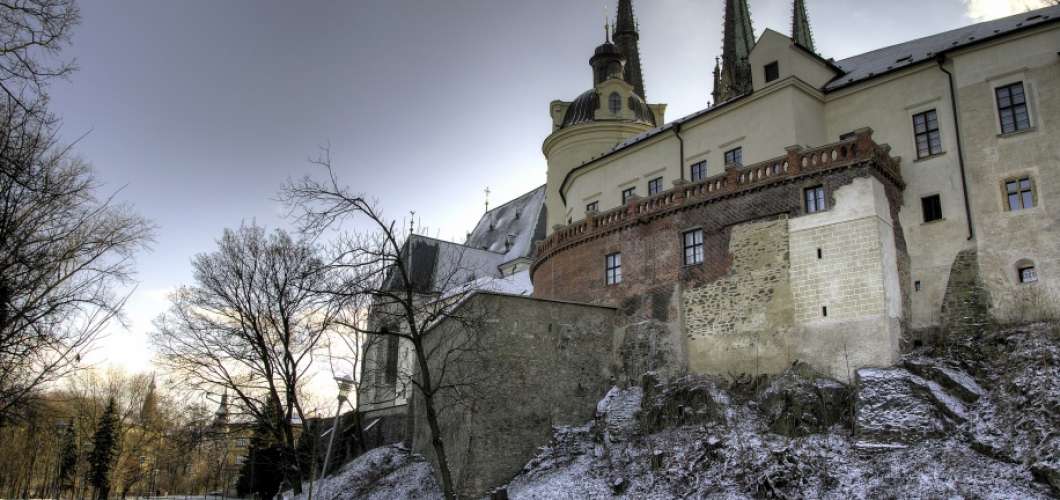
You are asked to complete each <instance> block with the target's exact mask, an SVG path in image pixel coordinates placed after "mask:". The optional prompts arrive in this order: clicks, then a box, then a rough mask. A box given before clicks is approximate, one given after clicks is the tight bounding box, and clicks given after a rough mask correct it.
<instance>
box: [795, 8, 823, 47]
mask: <svg viewBox="0 0 1060 500" xmlns="http://www.w3.org/2000/svg"><path fill="white" fill-rule="evenodd" d="M791 38H792V40H795V43H797V44H799V45H801V46H802V48H804V49H807V50H809V51H810V52H817V49H815V48H814V47H813V32H812V31H810V18H809V17H808V16H807V15H806V1H805V0H795V8H794V13H793V14H792V15H791Z"/></svg>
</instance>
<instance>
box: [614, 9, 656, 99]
mask: <svg viewBox="0 0 1060 500" xmlns="http://www.w3.org/2000/svg"><path fill="white" fill-rule="evenodd" d="M613 38H614V40H615V45H616V46H618V49H619V50H620V51H622V55H623V56H625V58H626V69H625V75H624V76H625V80H626V81H627V82H629V84H630V85H632V86H633V91H634V92H636V94H637V95H639V96H640V98H641V99H647V98H648V96H647V95H645V94H644V75H643V74H642V72H641V69H640V33H638V32H637V21H636V18H634V17H633V0H618V16H616V17H615V34H614V37H613Z"/></svg>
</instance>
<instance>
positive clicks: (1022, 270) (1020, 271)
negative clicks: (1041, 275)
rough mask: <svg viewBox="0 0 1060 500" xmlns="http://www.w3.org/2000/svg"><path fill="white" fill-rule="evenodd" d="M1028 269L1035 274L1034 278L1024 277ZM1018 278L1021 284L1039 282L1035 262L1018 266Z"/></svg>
mask: <svg viewBox="0 0 1060 500" xmlns="http://www.w3.org/2000/svg"><path fill="white" fill-rule="evenodd" d="M1027 271H1030V272H1031V274H1033V276H1032V278H1033V279H1030V280H1027V279H1024V273H1026V272H1027ZM1016 279H1018V280H1019V283H1020V284H1021V285H1030V284H1033V283H1037V282H1038V269H1037V268H1036V267H1035V266H1034V264H1030V265H1024V266H1022V267H1017V268H1016Z"/></svg>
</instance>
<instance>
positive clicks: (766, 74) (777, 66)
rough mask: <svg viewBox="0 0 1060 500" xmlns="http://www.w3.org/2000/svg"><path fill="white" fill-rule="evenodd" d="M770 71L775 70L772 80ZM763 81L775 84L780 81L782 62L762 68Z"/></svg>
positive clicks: (772, 63)
mask: <svg viewBox="0 0 1060 500" xmlns="http://www.w3.org/2000/svg"><path fill="white" fill-rule="evenodd" d="M770 69H772V70H773V74H772V78H770V76H771V75H770V71H769V70H770ZM762 73H763V75H762V76H763V77H764V78H763V79H764V80H765V83H770V82H775V81H777V80H779V79H780V61H773V62H771V63H769V64H766V65H765V66H762Z"/></svg>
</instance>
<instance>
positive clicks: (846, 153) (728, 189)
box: [533, 128, 903, 268]
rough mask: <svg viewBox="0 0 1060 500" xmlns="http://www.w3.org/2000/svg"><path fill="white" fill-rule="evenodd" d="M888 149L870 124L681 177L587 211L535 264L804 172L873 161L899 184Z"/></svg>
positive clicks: (540, 246) (546, 245)
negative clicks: (645, 194) (695, 177)
mask: <svg viewBox="0 0 1060 500" xmlns="http://www.w3.org/2000/svg"><path fill="white" fill-rule="evenodd" d="M889 153H890V146H887V145H879V144H876V143H875V142H874V141H873V140H872V129H869V128H864V129H859V130H857V131H855V132H854V136H853V137H851V138H849V139H846V140H843V141H839V142H836V143H832V144H828V145H825V146H820V147H816V148H810V149H803V148H802V147H800V146H791V147H788V148H787V154H786V155H784V156H780V157H777V158H773V159H771V160H767V161H764V162H760V163H756V164H753V165H748V166H741V165H727V166H726V167H725V172H724V173H722V174H719V175H716V176H713V177H708V178H706V179H703V180H702V181H699V182H695V183H688V182H680V181H679V182H678V183H677V185H676V186H675V187H674V188H673V189H670V190H667V191H664V192H662V193H659V194H657V195H654V196H652V197H649V198H639V197H635V198H634V199H632V200H630V201H629V202H628V203H627V204H625V205H623V206H621V207H617V208H615V209H612V210H608V211H606V212H599V213H589V214H586V217H585V219H583V220H581V221H577V222H574V223H572V224H568V225H566V226H563V227H561V228H558V229H556V230H555V231H553V233H552V234H551V235H550V236H549V237H548V238H546V239H544V240H542V241H539V242H538V243H537V247H536V249H535V262H534V265H533V268H536V267H537V265H538V264H539V263H540V262H541V261H542V260H544V259H547V258H548V257H549V256H551V255H552V254H554V253H556V252H558V251H560V250H562V249H563V248H566V247H568V246H570V245H572V244H576V243H577V242H578V241H581V240H584V239H587V238H591V237H593V236H594V235H599V234H604V233H607V232H611V231H614V230H617V229H619V228H621V227H623V226H626V225H629V224H636V223H638V222H640V221H647V220H651V219H654V218H657V217H661V216H664V215H666V214H668V213H670V212H673V211H676V210H680V209H682V208H686V207H689V206H692V205H699V204H701V203H711V202H713V201H716V200H720V199H725V198H728V197H732V196H739V195H740V194H741V193H745V192H748V191H751V190H757V189H762V188H766V187H769V186H771V185H776V184H779V183H783V182H791V181H793V180H794V179H797V178H801V177H805V176H808V175H816V174H820V173H823V172H828V171H832V170H837V169H842V168H848V167H851V166H854V165H862V164H871V166H873V167H874V168H876V169H877V170H879V172H880V174H881V175H884V176H885V177H888V178H889V179H891V180H892V181H894V182H895V183H896V184H897V185H899V186H903V183H902V180H901V174H900V172H899V169H898V160H897V159H894V158H891V157H890V155H889Z"/></svg>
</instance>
